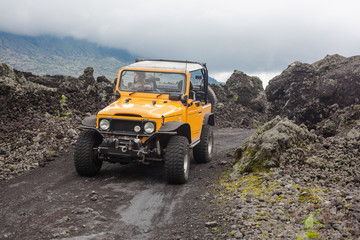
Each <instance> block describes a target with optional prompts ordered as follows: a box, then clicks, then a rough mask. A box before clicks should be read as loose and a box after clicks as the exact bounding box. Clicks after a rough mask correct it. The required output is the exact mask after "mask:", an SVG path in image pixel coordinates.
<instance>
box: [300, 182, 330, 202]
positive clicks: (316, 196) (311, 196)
mask: <svg viewBox="0 0 360 240" xmlns="http://www.w3.org/2000/svg"><path fill="white" fill-rule="evenodd" d="M323 193H324V192H323V191H322V189H320V188H319V187H318V186H316V187H314V188H311V189H308V188H303V189H300V195H299V197H298V201H299V202H300V203H303V202H308V203H313V204H318V203H321V202H322V201H323V199H322V198H321V197H320V195H322V194H323Z"/></svg>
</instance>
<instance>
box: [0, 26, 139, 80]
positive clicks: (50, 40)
mask: <svg viewBox="0 0 360 240" xmlns="http://www.w3.org/2000/svg"><path fill="white" fill-rule="evenodd" d="M134 60H135V57H134V56H132V55H131V54H130V53H129V52H127V51H126V50H121V49H113V48H107V47H102V46H99V45H97V44H94V43H91V42H88V41H85V40H76V39H73V38H56V37H51V36H38V37H31V36H20V35H15V34H10V33H5V32H0V62H6V63H8V64H10V65H12V66H13V67H14V68H16V69H18V70H21V71H29V72H32V73H34V74H38V75H45V74H51V75H68V76H75V77H77V76H79V75H81V74H82V72H83V70H84V68H86V67H88V66H91V67H93V68H94V69H95V75H97V76H99V75H105V76H106V77H108V78H109V79H114V78H115V77H116V76H117V71H118V69H119V68H120V67H122V66H124V65H127V64H129V63H132V62H134Z"/></svg>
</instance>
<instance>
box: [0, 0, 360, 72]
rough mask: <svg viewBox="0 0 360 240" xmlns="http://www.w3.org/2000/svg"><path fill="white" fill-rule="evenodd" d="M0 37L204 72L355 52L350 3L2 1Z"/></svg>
mask: <svg viewBox="0 0 360 240" xmlns="http://www.w3.org/2000/svg"><path fill="white" fill-rule="evenodd" d="M0 6H1V9H3V11H2V14H1V15H0V30H3V31H8V32H12V33H17V34H28V35H39V34H49V35H55V36H58V37H66V36H72V37H75V38H81V39H87V40H89V41H92V42H96V43H99V44H101V45H105V46H110V47H117V48H123V49H127V50H129V51H130V52H132V53H133V54H135V55H137V56H143V57H147V58H170V59H185V60H186V59H187V60H194V61H201V62H207V63H208V68H209V70H210V72H212V71H213V72H231V71H233V70H234V69H238V70H241V71H244V72H274V71H281V70H283V69H285V68H286V66H287V65H289V64H290V63H291V62H293V61H295V60H300V61H303V62H309V63H311V62H314V61H316V60H319V59H321V58H323V57H324V56H325V55H327V54H333V53H338V54H342V55H345V56H351V55H356V54H358V53H359V52H360V45H359V44H358V43H359V42H360V31H358V29H359V27H360V14H358V12H357V11H358V9H360V2H358V1H356V0H344V1H337V0H317V1H310V0H302V1H298V0H294V1H287V0H273V1H267V0H251V1H250V0H248V1H247V0H242V1H238V0H227V1H223V2H219V1H215V0H207V1H204V0H199V1H190V0H181V1H180V0H173V1H165V0H152V1H140V0H133V1H118V0H103V1H97V0H77V1H70V0H51V1H48V0H17V1H13V0H0Z"/></svg>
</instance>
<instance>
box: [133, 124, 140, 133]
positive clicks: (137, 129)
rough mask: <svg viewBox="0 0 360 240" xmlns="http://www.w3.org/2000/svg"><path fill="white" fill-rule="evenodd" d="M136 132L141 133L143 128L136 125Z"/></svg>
mask: <svg viewBox="0 0 360 240" xmlns="http://www.w3.org/2000/svg"><path fill="white" fill-rule="evenodd" d="M134 131H135V132H137V133H138V132H140V131H141V127H140V126H137V125H136V126H135V127H134Z"/></svg>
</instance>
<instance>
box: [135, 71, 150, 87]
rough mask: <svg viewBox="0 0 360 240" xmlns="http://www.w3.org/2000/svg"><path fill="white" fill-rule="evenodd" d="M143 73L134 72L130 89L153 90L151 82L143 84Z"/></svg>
mask: <svg viewBox="0 0 360 240" xmlns="http://www.w3.org/2000/svg"><path fill="white" fill-rule="evenodd" d="M145 76H146V75H145V73H144V72H135V76H134V84H133V86H132V89H134V90H144V89H150V90H151V89H154V83H153V82H148V83H147V82H145Z"/></svg>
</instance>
